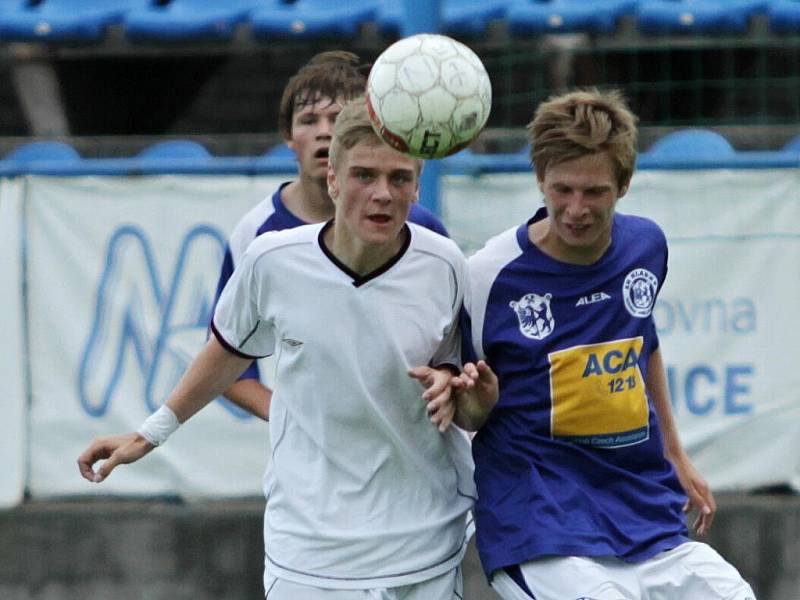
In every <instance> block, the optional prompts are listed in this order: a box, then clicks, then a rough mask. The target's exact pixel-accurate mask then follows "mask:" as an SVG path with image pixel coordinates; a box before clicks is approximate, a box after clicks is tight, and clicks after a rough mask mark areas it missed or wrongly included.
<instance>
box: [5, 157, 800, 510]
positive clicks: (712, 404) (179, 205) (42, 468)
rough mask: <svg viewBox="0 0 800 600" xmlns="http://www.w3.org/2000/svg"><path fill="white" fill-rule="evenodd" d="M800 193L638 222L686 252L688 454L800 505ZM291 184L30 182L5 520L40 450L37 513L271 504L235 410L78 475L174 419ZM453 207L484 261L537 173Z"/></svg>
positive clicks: (521, 215) (468, 191)
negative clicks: (270, 205) (170, 415)
mask: <svg viewBox="0 0 800 600" xmlns="http://www.w3.org/2000/svg"><path fill="white" fill-rule="evenodd" d="M799 177H800V176H799V175H798V172H797V171H795V170H789V169H786V170H774V171H756V170H752V171H722V170H720V171H704V172H699V171H693V172H668V171H662V172H655V171H645V172H640V173H638V174H637V175H636V176H635V178H634V182H633V186H632V189H631V191H630V192H629V194H628V196H626V197H625V198H624V199H622V200H621V202H620V204H619V210H621V211H623V212H629V213H634V214H641V215H645V216H650V217H652V218H653V219H654V220H656V221H657V222H658V223H659V224H660V225H661V226H662V227H663V228H664V230H665V232H666V234H667V237H668V239H669V243H670V249H671V254H670V272H669V276H668V278H667V282H666V285H665V287H664V290H663V291H662V294H661V299H660V302H659V304H658V305H657V307H656V310H655V315H656V319H657V322H658V325H659V331H660V336H661V340H662V344H663V348H664V355H665V360H666V362H667V366H668V371H669V373H668V374H669V378H670V384H671V389H672V393H673V401H674V407H675V413H676V416H677V419H678V423H679V426H680V430H681V436H682V438H683V440H684V443H685V444H686V446H687V449H688V450H689V452H690V454H691V455H692V457H693V458H694V460H695V461H696V463H697V465H698V466H699V468H700V469H701V471H702V472H703V474H704V475H705V476H706V477H707V478H708V479H709V480H710V482H711V484H712V486H713V487H714V488H715V489H717V490H722V489H749V488H753V487H756V486H761V485H770V484H779V483H787V484H791V485H793V486H794V487H795V488H796V489H800V398H798V396H799V395H800V392H799V391H798V390H800V385H798V384H800V381H798V380H799V379H800V370H798V369H796V368H793V367H794V364H793V359H794V357H795V356H796V355H797V352H796V351H795V350H794V345H795V340H796V339H797V337H798V336H799V335H800V320H798V318H797V316H796V314H795V313H794V311H793V310H792V308H793V304H794V298H795V297H797V296H798V293H799V292H800V290H798V289H797V288H798V285H799V284H800V277H798V275H800V273H799V271H800V261H798V260H797V257H800V191H798V190H800V182H799V181H798V178H799ZM281 180H282V178H275V177H266V176H265V177H255V178H251V177H236V176H225V177H203V176H163V177H141V178H124V177H80V178H41V177H32V178H29V179H27V181H26V185H25V186H24V190H25V194H26V201H27V204H26V206H25V210H24V212H25V214H26V220H25V222H26V224H27V225H26V231H27V255H28V258H27V266H26V272H27V277H28V302H27V311H28V315H29V327H28V328H29V337H30V348H31V354H30V372H31V394H32V406H31V410H30V416H29V420H30V429H29V438H30V439H29V441H27V442H26V440H25V438H24V434H23V432H24V431H25V412H24V409H25V406H26V399H25V386H24V384H23V374H24V370H23V366H24V365H23V363H22V361H21V360H20V357H21V356H22V352H21V350H19V351H17V352H11V353H10V354H9V356H8V357H6V356H4V358H3V361H2V363H0V371H2V372H0V381H3V385H4V386H6V387H5V388H4V392H5V390H6V389H7V390H8V391H7V392H6V393H4V394H3V402H4V405H3V406H4V407H3V417H4V418H3V419H0V423H1V424H0V427H3V428H7V430H8V431H7V432H6V433H5V435H4V436H3V439H4V440H6V442H5V443H6V444H10V446H11V452H10V453H8V452H4V453H3V465H2V466H3V469H2V475H0V477H2V486H0V490H2V491H0V494H3V495H1V496H0V504H2V502H3V501H5V502H6V503H13V502H15V501H17V499H18V498H19V497H20V495H21V490H22V481H23V474H24V472H25V467H24V465H25V462H24V457H25V454H24V453H25V448H26V447H29V448H30V450H29V453H30V454H29V462H30V467H29V469H30V473H29V486H30V489H31V491H32V493H33V495H34V496H36V497H47V496H49V497H52V496H58V495H73V494H91V493H96V494H108V493H119V494H131V495H150V494H179V495H182V496H184V497H187V498H191V497H211V496H216V497H225V496H253V495H259V494H260V493H261V485H260V480H261V474H262V471H263V468H264V466H265V461H266V453H267V444H268V440H267V428H266V426H265V425H264V424H263V423H262V422H260V421H258V420H256V419H255V418H252V417H249V418H248V417H245V416H244V415H242V414H241V413H240V412H238V411H236V410H235V409H233V408H232V407H230V406H229V405H226V404H224V403H222V402H220V401H217V402H215V403H214V404H213V405H212V406H209V407H207V408H206V409H205V410H203V411H202V412H201V413H200V414H198V415H197V416H196V417H194V418H193V419H192V420H191V421H189V423H187V424H186V425H185V426H183V427H182V428H181V429H180V430H179V431H178V432H177V433H176V434H175V435H174V436H173V437H172V438H171V439H170V441H169V443H168V444H166V445H165V446H164V447H162V448H159V449H158V450H157V451H156V452H153V453H151V454H150V455H149V456H148V457H147V458H146V459H144V460H143V461H141V463H139V464H137V465H136V466H135V467H132V468H131V467H123V468H122V469H119V470H118V472H116V473H115V474H114V476H113V477H111V478H109V479H108V480H107V481H106V482H104V483H103V484H102V485H100V486H97V485H92V484H89V483H88V482H85V481H83V480H82V479H81V478H80V477H79V476H78V473H77V469H76V466H75V459H76V458H77V456H78V454H79V453H80V452H81V451H82V450H83V449H84V447H85V446H86V445H87V444H88V443H89V441H90V440H91V439H92V438H94V437H95V436H98V435H107V434H110V433H117V432H125V431H131V430H133V429H135V428H136V427H137V426H138V425H139V424H140V423H141V421H142V420H143V419H144V418H145V417H146V416H147V415H148V414H150V412H151V411H152V410H153V409H155V408H156V407H157V406H158V405H160V404H161V402H162V401H163V398H164V395H165V394H166V393H167V392H168V391H169V390H170V389H171V388H172V386H173V385H174V383H175V382H176V381H177V379H178V378H179V376H180V375H181V373H182V372H183V370H184V368H185V367H186V365H187V364H188V361H189V360H190V358H191V357H192V356H193V354H194V353H195V352H196V351H197V350H198V349H199V347H200V346H201V345H202V343H203V341H204V339H205V328H206V324H207V319H208V312H209V310H210V304H211V301H212V298H213V293H214V289H215V286H216V282H217V275H218V269H219V264H220V261H221V257H222V248H223V245H224V240H225V238H226V236H227V234H228V232H229V230H230V229H231V228H232V226H233V225H234V223H235V222H236V221H237V220H238V219H239V217H240V216H241V215H242V214H244V213H245V212H246V210H247V209H248V208H249V207H250V206H252V205H253V204H254V203H255V202H258V201H259V200H261V199H262V198H263V197H264V196H265V195H267V194H270V193H272V192H273V191H274V189H275V188H276V187H277V185H278V184H279V183H280V181H281ZM20 189H23V187H21V186H18V184H17V183H15V182H14V181H11V182H8V181H3V183H2V188H0V192H1V193H0V233H2V238H0V239H2V242H1V243H2V246H3V258H4V259H6V260H4V261H3V262H0V276H2V277H3V279H2V281H3V282H4V287H3V294H2V296H0V309H2V310H0V314H2V315H3V318H5V319H9V325H8V326H7V327H3V329H2V331H3V332H4V338H5V339H7V340H9V341H10V343H11V347H12V348H20V347H21V345H22V329H21V325H20V323H21V322H22V319H21V318H17V317H16V315H21V314H22V304H21V301H20V297H21V296H19V295H18V294H17V293H9V291H10V290H11V289H12V288H13V289H14V290H15V291H19V290H21V285H18V284H17V283H15V282H16V281H18V280H19V270H20V269H19V265H20V260H19V254H18V252H19V248H20V247H21V246H22V244H21V243H20V240H19V237H18V236H17V232H18V231H19V230H20V228H19V222H20V219H21V216H20V215H19V214H18V213H19V212H20V210H21V209H20V206H21V203H20V202H19V199H18V193H19V190H20ZM443 192H444V198H443V214H444V220H445V223H446V224H447V226H448V228H449V229H450V232H451V234H452V235H453V237H454V238H455V239H456V241H458V242H459V244H460V245H461V246H462V248H463V249H464V251H465V252H466V253H467V254H471V253H472V252H473V251H474V250H476V249H477V248H478V247H480V246H481V245H482V244H483V242H484V241H485V240H486V239H487V238H488V237H489V236H491V235H494V234H495V233H498V232H499V231H501V230H503V229H505V228H507V227H511V226H514V225H517V224H519V223H521V222H523V221H524V220H525V219H527V218H528V217H529V216H530V215H531V214H533V212H534V210H535V209H536V208H537V207H538V206H540V205H541V200H540V193H539V191H538V189H537V187H536V184H535V180H534V178H533V175H532V174H530V175H529V174H513V175H512V174H509V175H491V176H485V177H482V178H479V179H473V178H469V177H448V178H446V179H445V181H444V185H443ZM15 236H17V237H15ZM15 252H17V254H15ZM8 398H10V399H11V403H10V405H9V402H8V400H7V399H8ZM7 414H8V415H9V416H8V418H6V415H7ZM7 463H8V464H7ZM6 482H8V483H7V484H6Z"/></svg>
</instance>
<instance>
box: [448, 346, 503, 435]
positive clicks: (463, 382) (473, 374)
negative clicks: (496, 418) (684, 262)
mask: <svg viewBox="0 0 800 600" xmlns="http://www.w3.org/2000/svg"><path fill="white" fill-rule="evenodd" d="M450 385H451V386H452V387H453V391H454V392H455V394H456V398H457V413H456V418H455V420H456V424H457V425H459V426H460V427H462V428H463V429H466V430H468V431H476V430H477V429H479V428H480V427H481V425H483V424H484V423H485V422H486V419H488V418H489V413H490V412H491V411H492V409H493V408H494V406H495V404H497V400H498V397H499V395H500V389H499V384H498V381H497V375H495V374H494V371H492V368H491V367H490V366H489V365H488V364H487V363H486V361H484V360H479V361H478V362H477V363H467V364H465V365H464V370H463V371H462V372H461V374H460V375H457V376H456V377H453V378H452V379H451V381H450Z"/></svg>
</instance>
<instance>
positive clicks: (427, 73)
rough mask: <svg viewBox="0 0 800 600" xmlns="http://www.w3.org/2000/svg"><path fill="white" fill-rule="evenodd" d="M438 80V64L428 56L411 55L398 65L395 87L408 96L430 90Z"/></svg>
mask: <svg viewBox="0 0 800 600" xmlns="http://www.w3.org/2000/svg"><path fill="white" fill-rule="evenodd" d="M438 79H439V63H438V62H437V61H436V58H434V57H433V56H431V55H430V54H412V55H411V56H409V57H407V58H406V59H405V60H403V62H402V63H401V64H400V68H399V69H398V73H397V85H398V86H400V88H402V89H403V90H404V91H406V92H408V93H409V94H419V93H421V92H424V91H425V90H429V89H431V88H432V87H433V86H434V85H436V83H437V81H438Z"/></svg>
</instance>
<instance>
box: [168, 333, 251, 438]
mask: <svg viewBox="0 0 800 600" xmlns="http://www.w3.org/2000/svg"><path fill="white" fill-rule="evenodd" d="M250 362H251V361H250V360H249V359H245V358H242V357H240V356H236V355H235V354H233V353H231V352H229V351H228V350H226V349H225V348H223V346H222V345H221V344H220V343H219V342H218V341H217V339H216V338H215V337H213V336H212V337H211V338H210V339H209V340H208V342H207V343H206V345H205V347H204V348H203V349H202V350H201V351H200V354H198V355H197V357H196V358H195V359H194V361H192V364H191V365H190V366H189V369H188V370H187V371H186V373H184V375H183V377H182V378H181V380H180V381H179V382H178V385H176V386H175V389H174V390H173V391H172V393H171V394H170V395H169V396H168V397H167V400H166V402H165V404H166V405H167V406H168V407H169V408H170V409H171V410H172V412H174V413H175V416H177V417H178V421H180V422H181V423H184V422H185V421H186V420H187V419H189V418H190V417H192V415H194V414H195V413H197V412H198V411H199V410H201V409H202V408H203V407H204V406H206V405H207V404H208V403H209V402H211V401H212V400H213V399H214V398H216V397H217V396H219V395H220V394H222V392H223V391H225V390H226V389H227V388H228V387H230V385H231V384H232V383H233V382H234V381H235V380H236V378H237V377H238V376H239V375H240V374H241V373H242V371H244V369H245V368H246V367H247V365H249V364H250Z"/></svg>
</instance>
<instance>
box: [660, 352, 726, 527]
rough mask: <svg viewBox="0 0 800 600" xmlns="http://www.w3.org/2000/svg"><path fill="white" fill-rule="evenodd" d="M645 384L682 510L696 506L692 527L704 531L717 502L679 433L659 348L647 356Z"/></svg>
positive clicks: (712, 515)
mask: <svg viewBox="0 0 800 600" xmlns="http://www.w3.org/2000/svg"><path fill="white" fill-rule="evenodd" d="M646 385H647V393H648V395H649V396H650V400H651V401H652V402H653V407H654V408H655V411H656V416H657V417H658V422H659V425H660V426H661V434H662V436H663V438H664V453H665V454H666V457H667V459H668V460H669V461H670V462H671V463H672V465H673V466H674V467H675V472H676V474H677V475H678V480H679V481H680V482H681V486H682V487H683V489H684V491H685V492H686V496H687V497H688V500H687V501H686V505H685V506H684V507H683V510H684V512H687V513H688V512H689V511H691V510H692V508H696V509H697V510H698V512H699V514H698V516H697V519H696V520H695V522H694V528H695V531H697V534H698V535H705V534H706V533H708V530H709V529H710V528H711V523H712V522H713V521H714V513H715V512H716V510H717V504H716V502H715V501H714V495H713V494H712V493H711V489H710V488H709V487H708V483H707V482H706V480H705V479H704V478H703V476H702V475H700V473H699V472H698V471H697V469H695V467H694V465H693V464H692V461H691V460H690V459H689V456H688V455H687V454H686V452H685V451H684V449H683V445H682V444H681V441H680V438H679V437H678V428H677V427H676V425H675V419H674V417H673V414H672V404H671V403H670V398H669V388H668V387H667V377H666V372H665V370H664V362H663V360H662V358H661V349H660V348H659V349H656V351H655V352H653V353H652V354H651V355H650V360H649V361H648V364H647V382H646Z"/></svg>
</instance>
